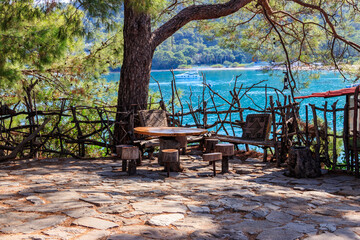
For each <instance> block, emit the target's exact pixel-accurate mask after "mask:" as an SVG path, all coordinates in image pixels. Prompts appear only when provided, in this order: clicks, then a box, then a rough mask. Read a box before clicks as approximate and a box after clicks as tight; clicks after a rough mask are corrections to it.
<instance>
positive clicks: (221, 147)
mask: <svg viewBox="0 0 360 240" xmlns="http://www.w3.org/2000/svg"><path fill="white" fill-rule="evenodd" d="M215 148H216V152H221V153H222V161H221V173H228V172H229V159H230V157H232V156H234V144H232V143H222V144H216V146H215Z"/></svg>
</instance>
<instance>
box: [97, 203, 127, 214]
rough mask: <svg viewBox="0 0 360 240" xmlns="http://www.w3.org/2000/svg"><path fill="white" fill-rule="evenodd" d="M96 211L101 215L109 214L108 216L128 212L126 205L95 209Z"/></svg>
mask: <svg viewBox="0 0 360 240" xmlns="http://www.w3.org/2000/svg"><path fill="white" fill-rule="evenodd" d="M97 210H98V211H100V212H102V213H109V214H119V213H124V212H127V211H129V210H130V208H129V206H128V205H125V204H121V205H120V204H119V205H112V206H106V207H101V208H98V209H97Z"/></svg>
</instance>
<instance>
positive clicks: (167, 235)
mask: <svg viewBox="0 0 360 240" xmlns="http://www.w3.org/2000/svg"><path fill="white" fill-rule="evenodd" d="M120 231H122V232H124V233H128V234H134V235H141V236H142V237H145V238H150V239H171V240H172V239H179V240H180V239H186V238H187V234H186V233H184V232H182V231H178V230H174V229H168V228H154V227H151V226H144V225H132V226H125V227H122V228H120Z"/></svg>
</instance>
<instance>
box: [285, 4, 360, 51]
mask: <svg viewBox="0 0 360 240" xmlns="http://www.w3.org/2000/svg"><path fill="white" fill-rule="evenodd" d="M291 1H292V2H295V3H297V4H299V5H301V6H303V7H307V8H311V9H315V10H317V11H319V12H320V13H321V15H322V16H323V18H324V20H325V22H326V23H327V24H328V25H329V26H330V28H331V31H332V34H333V36H334V38H337V39H339V40H340V41H342V42H344V43H346V44H348V45H349V46H351V47H353V48H354V49H355V50H357V51H360V45H359V44H356V43H354V42H352V41H348V40H346V39H345V38H344V37H342V36H340V35H339V34H338V33H337V31H336V28H335V26H334V24H333V23H332V22H331V20H330V16H329V14H328V13H327V12H326V11H325V10H324V9H323V8H321V7H320V6H317V5H313V4H310V3H306V2H303V1H301V0H291Z"/></svg>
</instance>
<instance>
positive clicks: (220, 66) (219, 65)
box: [210, 64, 224, 68]
mask: <svg viewBox="0 0 360 240" xmlns="http://www.w3.org/2000/svg"><path fill="white" fill-rule="evenodd" d="M210 67H212V68H223V67H224V65H222V64H214V65H211V66H210Z"/></svg>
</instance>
